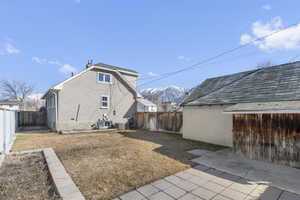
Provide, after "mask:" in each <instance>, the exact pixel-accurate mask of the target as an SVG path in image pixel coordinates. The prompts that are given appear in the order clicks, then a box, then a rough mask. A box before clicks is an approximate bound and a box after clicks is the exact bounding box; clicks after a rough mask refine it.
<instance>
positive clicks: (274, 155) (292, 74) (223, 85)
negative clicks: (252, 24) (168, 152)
mask: <svg viewBox="0 0 300 200" xmlns="http://www.w3.org/2000/svg"><path fill="white" fill-rule="evenodd" d="M183 106H184V108H183V137H184V138H188V139H194V140H200V141H204V142H209V143H214V144H220V145H225V146H231V147H234V150H235V151H236V152H238V153H241V154H243V155H246V156H247V157H249V158H252V159H258V160H267V161H272V162H277V163H283V164H288V165H290V166H297V167H300V62H295V63H288V64H283V65H278V66H273V67H267V68H262V69H256V70H252V71H246V72H241V73H237V74H232V75H227V76H222V77H216V78H210V79H207V80H205V81H204V82H203V83H202V84H200V85H199V86H198V87H197V88H195V89H194V90H193V92H192V93H191V94H190V95H189V97H188V98H187V99H186V100H185V101H184V103H183Z"/></svg>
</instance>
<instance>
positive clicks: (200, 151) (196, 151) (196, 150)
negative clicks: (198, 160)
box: [188, 149, 212, 156]
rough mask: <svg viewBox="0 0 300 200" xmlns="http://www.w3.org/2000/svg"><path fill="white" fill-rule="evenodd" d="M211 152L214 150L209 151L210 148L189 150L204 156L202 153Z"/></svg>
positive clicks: (196, 154) (191, 152)
mask: <svg viewBox="0 0 300 200" xmlns="http://www.w3.org/2000/svg"><path fill="white" fill-rule="evenodd" d="M209 152H212V151H208V150H205V149H193V150H190V151H188V153H190V154H193V155H195V156H202V155H204V154H206V153H209Z"/></svg>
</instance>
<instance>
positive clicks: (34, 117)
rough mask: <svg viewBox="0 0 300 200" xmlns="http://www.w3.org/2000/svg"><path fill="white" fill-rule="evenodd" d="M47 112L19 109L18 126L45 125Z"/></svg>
mask: <svg viewBox="0 0 300 200" xmlns="http://www.w3.org/2000/svg"><path fill="white" fill-rule="evenodd" d="M46 124H47V114H46V112H44V111H41V112H40V111H20V112H18V126H19V127H29V126H46Z"/></svg>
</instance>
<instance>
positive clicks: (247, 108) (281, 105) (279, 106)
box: [224, 101, 300, 114]
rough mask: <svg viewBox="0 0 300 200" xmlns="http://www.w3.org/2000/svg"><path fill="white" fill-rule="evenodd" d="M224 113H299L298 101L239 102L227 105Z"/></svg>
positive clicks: (299, 105)
mask: <svg viewBox="0 0 300 200" xmlns="http://www.w3.org/2000/svg"><path fill="white" fill-rule="evenodd" d="M224 113H233V114H234V113H236V114H239V113H240V114H243V113H244V114H248V113H249V114H251V113H300V102H299V101H280V102H263V103H262V102H258V103H239V104H236V105H233V106H229V107H228V108H226V109H225V110H224Z"/></svg>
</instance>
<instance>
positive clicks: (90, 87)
mask: <svg viewBox="0 0 300 200" xmlns="http://www.w3.org/2000/svg"><path fill="white" fill-rule="evenodd" d="M98 72H99V71H97V70H91V71H87V72H86V73H83V74H82V75H81V76H79V77H77V78H75V79H72V80H70V81H69V82H67V83H65V84H64V86H63V89H62V90H60V91H59V100H58V107H59V112H58V129H59V130H71V129H91V128H92V125H94V124H96V123H97V121H98V120H99V119H102V118H103V115H104V114H106V115H107V116H108V118H109V120H111V121H112V122H113V123H126V122H127V119H128V118H130V117H132V116H133V114H134V113H135V110H136V108H135V99H134V95H133V94H132V93H131V92H130V91H129V90H128V89H127V87H126V86H124V84H123V83H122V82H120V80H119V79H118V76H117V75H115V74H114V73H111V74H112V84H108V83H100V82H98V78H97V74H98ZM106 73H109V72H106ZM102 95H106V96H109V108H105V109H104V108H101V96H102ZM114 111H115V112H114Z"/></svg>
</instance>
